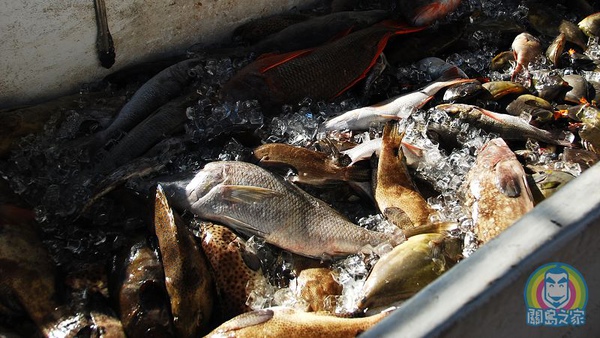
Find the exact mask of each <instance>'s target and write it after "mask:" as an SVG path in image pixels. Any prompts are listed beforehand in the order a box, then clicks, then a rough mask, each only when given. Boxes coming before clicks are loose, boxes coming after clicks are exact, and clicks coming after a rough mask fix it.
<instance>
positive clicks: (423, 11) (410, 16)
mask: <svg viewBox="0 0 600 338" xmlns="http://www.w3.org/2000/svg"><path fill="white" fill-rule="evenodd" d="M460 1H461V0H417V1H415V0H404V1H399V3H398V9H399V11H400V13H401V14H402V15H404V17H405V18H406V19H407V20H408V21H409V22H410V23H411V24H413V25H415V26H427V25H429V24H431V23H433V22H434V21H436V20H438V19H441V18H443V17H444V16H446V15H447V14H449V13H450V12H452V11H454V10H455V9H456V8H458V6H459V5H460Z"/></svg>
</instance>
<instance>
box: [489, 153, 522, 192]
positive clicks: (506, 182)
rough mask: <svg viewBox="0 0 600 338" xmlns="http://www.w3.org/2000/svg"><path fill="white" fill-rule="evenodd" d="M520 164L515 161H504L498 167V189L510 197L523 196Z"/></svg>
mask: <svg viewBox="0 0 600 338" xmlns="http://www.w3.org/2000/svg"><path fill="white" fill-rule="evenodd" d="M519 166H520V164H516V163H514V162H513V161H508V162H506V161H504V162H500V163H498V164H497V165H496V182H495V183H496V187H497V188H498V190H500V192H501V193H503V194H504V195H506V196H508V197H519V196H521V189H522V184H523V183H522V181H523V178H522V177H521V176H522V169H521V168H519Z"/></svg>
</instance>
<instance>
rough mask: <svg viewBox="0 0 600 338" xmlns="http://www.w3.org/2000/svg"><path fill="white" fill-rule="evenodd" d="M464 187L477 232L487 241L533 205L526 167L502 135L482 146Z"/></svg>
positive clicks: (466, 202) (466, 200)
mask: <svg viewBox="0 0 600 338" xmlns="http://www.w3.org/2000/svg"><path fill="white" fill-rule="evenodd" d="M463 189H464V194H465V205H466V206H467V207H468V208H470V209H471V217H472V218H473V222H474V223H475V233H476V234H477V235H478V237H479V240H481V241H482V242H484V243H485V242H487V241H489V240H490V239H492V238H494V237H496V236H497V235H498V234H500V233H501V232H502V231H504V230H505V229H506V228H508V227H509V226H510V225H511V224H512V223H514V222H515V221H516V220H517V219H519V218H520V217H521V216H523V215H524V214H525V213H527V212H528V211H529V210H531V209H533V197H532V195H531V191H530V189H529V185H528V184H527V178H526V176H525V171H524V170H523V167H522V166H521V163H519V161H518V160H517V157H516V156H515V154H514V153H513V152H512V151H511V150H510V148H509V147H508V146H507V145H506V143H505V142H504V140H503V139H501V138H496V139H493V140H490V141H488V143H486V144H485V145H484V146H483V148H482V149H481V150H480V152H479V154H478V155H477V160H476V162H475V166H474V167H473V168H471V170H470V171H469V172H468V173H467V175H466V177H465V185H464V186H463Z"/></svg>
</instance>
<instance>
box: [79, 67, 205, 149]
mask: <svg viewBox="0 0 600 338" xmlns="http://www.w3.org/2000/svg"><path fill="white" fill-rule="evenodd" d="M200 63H201V60H200V59H189V60H184V61H181V62H178V63H176V64H174V65H172V66H170V67H168V68H166V69H164V70H162V71H161V72H160V73H158V74H156V75H155V76H154V77H153V78H152V79H150V80H149V81H148V82H146V83H144V85H142V86H141V87H140V88H139V89H138V90H137V91H136V92H135V94H134V95H133V96H132V97H131V99H130V100H129V101H128V102H127V103H126V104H125V105H124V106H123V108H121V110H120V111H119V113H118V114H117V117H116V118H115V120H114V121H113V122H112V123H111V125H110V126H108V127H107V128H106V129H104V130H102V131H100V132H98V133H96V134H95V135H94V137H93V139H92V140H91V144H90V147H91V151H92V152H93V151H96V150H97V149H99V148H102V147H103V146H104V145H105V144H106V142H108V141H109V140H110V139H112V138H115V137H117V136H119V134H121V133H124V132H127V131H129V130H130V129H131V128H133V127H134V126H136V125H137V124H138V123H140V122H142V121H143V120H144V119H145V118H146V117H148V115H150V114H151V113H152V112H154V111H155V110H156V109H158V108H159V107H161V106H162V105H163V104H165V103H167V102H169V101H170V100H171V99H173V98H175V97H177V96H179V95H180V94H181V93H182V92H183V91H184V90H185V88H186V87H187V86H188V85H189V84H190V83H191V82H192V81H193V80H194V79H195V78H196V75H197V72H195V70H194V69H195V68H196V67H198V66H199V65H200Z"/></svg>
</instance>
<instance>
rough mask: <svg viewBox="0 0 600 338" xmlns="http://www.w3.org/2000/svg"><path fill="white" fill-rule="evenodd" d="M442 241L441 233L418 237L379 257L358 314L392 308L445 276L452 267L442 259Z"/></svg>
mask: <svg viewBox="0 0 600 338" xmlns="http://www.w3.org/2000/svg"><path fill="white" fill-rule="evenodd" d="M444 241H445V235H444V234H441V233H424V234H418V235H414V236H411V237H409V238H408V239H407V240H406V242H404V243H402V244H400V245H398V246H396V247H395V248H394V249H393V250H392V251H390V252H389V253H387V254H386V255H384V256H382V257H381V258H380V259H379V261H378V262H377V263H376V264H375V266H373V269H372V270H371V273H370V274H369V276H368V277H367V280H366V281H365V284H364V286H363V288H362V290H361V295H362V298H361V299H360V300H359V302H358V304H357V308H358V310H361V311H365V310H370V309H373V308H383V307H389V306H392V305H393V304H394V303H396V302H399V301H402V300H405V299H407V298H409V297H411V296H412V295H414V294H415V293H417V292H418V291H420V290H421V289H422V288H424V287H425V286H427V284H429V283H431V282H432V281H434V280H435V279H436V278H437V277H439V276H440V275H441V274H442V273H444V272H445V271H446V270H447V269H448V268H449V267H450V266H451V265H452V261H451V260H449V259H447V258H446V257H445V256H444V248H443V246H444Z"/></svg>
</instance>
